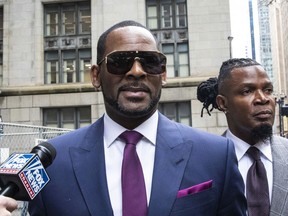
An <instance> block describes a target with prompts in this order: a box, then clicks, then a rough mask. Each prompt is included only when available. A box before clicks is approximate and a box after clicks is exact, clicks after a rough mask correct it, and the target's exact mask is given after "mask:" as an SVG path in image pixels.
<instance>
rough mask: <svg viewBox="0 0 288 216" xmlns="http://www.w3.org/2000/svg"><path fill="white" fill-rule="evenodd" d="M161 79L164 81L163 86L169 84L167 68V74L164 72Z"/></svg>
mask: <svg viewBox="0 0 288 216" xmlns="http://www.w3.org/2000/svg"><path fill="white" fill-rule="evenodd" d="M161 79H162V86H164V85H166V83H167V71H166V67H165V72H163V73H162V74H161Z"/></svg>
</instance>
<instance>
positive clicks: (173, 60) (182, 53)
mask: <svg viewBox="0 0 288 216" xmlns="http://www.w3.org/2000/svg"><path fill="white" fill-rule="evenodd" d="M162 52H163V53H164V54H165V55H166V57H167V76H168V77H187V76H189V57H188V44H187V43H173V44H172V43H167V44H162Z"/></svg>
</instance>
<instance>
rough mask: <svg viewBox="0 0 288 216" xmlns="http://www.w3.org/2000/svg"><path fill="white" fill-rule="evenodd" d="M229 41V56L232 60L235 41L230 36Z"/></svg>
mask: <svg viewBox="0 0 288 216" xmlns="http://www.w3.org/2000/svg"><path fill="white" fill-rule="evenodd" d="M227 39H228V40H229V56H230V59H231V58H232V40H233V37H232V36H228V38H227Z"/></svg>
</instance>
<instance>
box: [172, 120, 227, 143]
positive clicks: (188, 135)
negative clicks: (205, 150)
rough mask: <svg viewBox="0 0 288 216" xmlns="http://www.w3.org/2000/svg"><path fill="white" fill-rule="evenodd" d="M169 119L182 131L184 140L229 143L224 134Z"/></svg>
mask: <svg viewBox="0 0 288 216" xmlns="http://www.w3.org/2000/svg"><path fill="white" fill-rule="evenodd" d="M168 121H170V123H171V124H174V126H175V127H176V128H177V129H178V131H179V132H180V133H181V136H182V137H183V138H184V140H193V141H195V142H197V143H204V145H205V144H210V143H213V144H217V143H228V139H227V138H226V137H224V136H221V135H218V134H213V133H211V132H207V131H204V130H202V129H199V128H194V127H191V126H188V125H184V124H182V123H179V122H175V121H171V120H168Z"/></svg>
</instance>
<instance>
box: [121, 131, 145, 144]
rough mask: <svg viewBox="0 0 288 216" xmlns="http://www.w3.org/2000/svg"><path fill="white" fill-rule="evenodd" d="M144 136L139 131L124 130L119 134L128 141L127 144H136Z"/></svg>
mask: <svg viewBox="0 0 288 216" xmlns="http://www.w3.org/2000/svg"><path fill="white" fill-rule="evenodd" d="M142 137H143V135H142V134H140V133H139V132H137V131H124V132H123V133H122V134H120V136H119V138H121V139H123V140H124V141H125V142H126V144H132V145H136V144H137V143H138V142H139V141H140V139H141V138H142Z"/></svg>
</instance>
